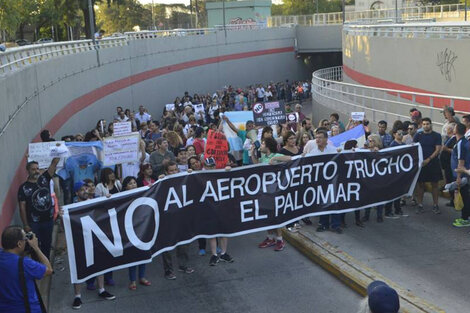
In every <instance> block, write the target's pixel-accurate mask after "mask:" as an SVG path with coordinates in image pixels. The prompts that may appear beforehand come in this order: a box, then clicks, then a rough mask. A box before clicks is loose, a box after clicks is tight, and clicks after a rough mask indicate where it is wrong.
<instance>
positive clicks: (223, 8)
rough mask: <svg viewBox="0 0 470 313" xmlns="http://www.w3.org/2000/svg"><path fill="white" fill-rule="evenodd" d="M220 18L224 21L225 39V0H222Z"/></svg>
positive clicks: (225, 32) (225, 31)
mask: <svg viewBox="0 0 470 313" xmlns="http://www.w3.org/2000/svg"><path fill="white" fill-rule="evenodd" d="M222 18H223V22H224V34H225V39H227V27H226V26H225V0H222Z"/></svg>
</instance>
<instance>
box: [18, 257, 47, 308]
mask: <svg viewBox="0 0 470 313" xmlns="http://www.w3.org/2000/svg"><path fill="white" fill-rule="evenodd" d="M23 259H24V258H23V257H20V258H19V259H18V271H19V276H20V285H21V289H23V302H24V308H25V313H31V306H30V305H29V300H28V288H27V287H26V278H25V277H24V264H23ZM33 283H34V288H35V289H36V294H37V296H38V300H39V305H40V306H41V311H42V313H47V311H46V307H45V306H44V302H43V301H42V297H41V294H40V293H39V289H38V286H37V285H36V281H34V282H33Z"/></svg>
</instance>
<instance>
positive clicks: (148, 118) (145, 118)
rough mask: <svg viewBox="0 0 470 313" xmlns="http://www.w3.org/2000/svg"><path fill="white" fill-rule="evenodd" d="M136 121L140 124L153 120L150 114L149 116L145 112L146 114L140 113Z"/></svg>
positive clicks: (136, 116)
mask: <svg viewBox="0 0 470 313" xmlns="http://www.w3.org/2000/svg"><path fill="white" fill-rule="evenodd" d="M135 119H136V120H138V121H139V122H140V123H142V122H149V121H151V120H152V116H150V114H148V113H146V112H144V114H140V112H139V113H137V114H136V115H135Z"/></svg>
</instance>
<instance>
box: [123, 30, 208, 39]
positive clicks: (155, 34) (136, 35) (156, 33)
mask: <svg viewBox="0 0 470 313" xmlns="http://www.w3.org/2000/svg"><path fill="white" fill-rule="evenodd" d="M215 32H216V29H214V28H197V29H173V30H145V31H140V32H126V33H124V35H125V36H126V37H127V38H128V39H129V40H137V39H151V38H162V37H185V36H194V35H207V34H212V33H215Z"/></svg>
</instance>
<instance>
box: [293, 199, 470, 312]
mask: <svg viewBox="0 0 470 313" xmlns="http://www.w3.org/2000/svg"><path fill="white" fill-rule="evenodd" d="M439 201H440V202H439V206H440V208H441V211H442V214H440V215H436V214H434V213H432V211H431V208H432V200H431V197H430V194H426V195H425V201H424V206H425V209H426V211H425V213H423V214H419V215H418V214H416V213H415V207H411V206H410V205H407V206H405V207H404V211H405V212H406V213H408V214H409V217H403V218H400V219H384V223H382V224H379V223H377V222H376V219H375V210H372V212H371V219H370V221H369V222H367V223H365V224H366V227H365V228H360V227H357V226H356V225H355V224H354V214H353V213H348V214H347V216H346V223H347V224H348V227H347V228H346V229H344V233H343V234H341V235H338V234H336V233H333V232H323V233H317V232H316V226H317V219H315V221H314V225H313V227H312V226H305V225H304V226H303V227H302V229H301V232H302V233H304V234H305V235H306V236H309V235H310V236H312V235H315V236H317V237H319V238H322V239H324V240H326V241H327V242H329V243H330V244H331V245H332V246H335V247H336V248H337V249H338V250H341V251H344V252H346V253H348V254H350V255H351V256H352V257H354V258H356V259H357V260H359V261H360V262H362V263H364V264H366V265H367V266H368V267H370V268H372V269H373V270H375V271H377V272H379V273H380V274H382V275H383V276H385V277H386V278H388V279H390V280H391V281H393V282H395V283H397V284H399V285H400V286H402V287H403V288H405V289H407V290H408V291H410V292H411V293H413V294H415V295H416V296H418V297H420V298H423V299H424V300H427V301H429V302H430V303H433V304H435V305H437V306H439V307H441V308H443V309H444V310H446V312H449V313H453V312H454V313H462V312H468V311H469V306H470V300H468V282H467V280H468V271H469V269H470V262H469V259H470V234H469V231H470V227H468V228H455V227H453V226H452V222H453V221H454V219H455V218H458V217H460V213H459V212H456V211H455V210H454V209H453V208H449V207H446V206H445V203H446V202H448V200H447V199H444V198H440V199H439ZM408 203H409V201H408ZM361 215H363V212H361Z"/></svg>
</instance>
